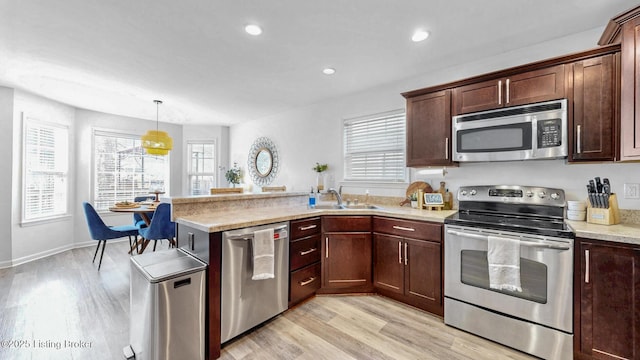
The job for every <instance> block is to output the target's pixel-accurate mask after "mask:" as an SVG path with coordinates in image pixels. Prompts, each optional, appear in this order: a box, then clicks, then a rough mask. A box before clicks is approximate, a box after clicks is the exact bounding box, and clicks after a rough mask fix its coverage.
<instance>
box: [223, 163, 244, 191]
mask: <svg viewBox="0 0 640 360" xmlns="http://www.w3.org/2000/svg"><path fill="white" fill-rule="evenodd" d="M224 177H225V178H226V179H227V181H228V182H229V184H231V186H232V187H236V185H238V184H240V168H239V167H238V163H233V167H232V168H231V169H229V170H227V172H226V173H225V174H224Z"/></svg>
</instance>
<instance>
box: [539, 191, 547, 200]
mask: <svg viewBox="0 0 640 360" xmlns="http://www.w3.org/2000/svg"><path fill="white" fill-rule="evenodd" d="M538 196H539V197H540V199H544V198H545V196H547V193H546V192H544V191H540V192H539V193H538Z"/></svg>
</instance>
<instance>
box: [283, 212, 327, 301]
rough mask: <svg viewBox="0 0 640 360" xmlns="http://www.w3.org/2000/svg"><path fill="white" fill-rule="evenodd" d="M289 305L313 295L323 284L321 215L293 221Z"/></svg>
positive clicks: (290, 245)
mask: <svg viewBox="0 0 640 360" xmlns="http://www.w3.org/2000/svg"><path fill="white" fill-rule="evenodd" d="M289 229H290V233H291V236H290V239H289V270H290V271H291V273H290V277H289V307H291V306H293V305H295V304H297V303H299V302H301V301H302V300H305V299H307V298H309V297H311V296H313V295H314V294H315V293H316V291H317V290H318V289H319V288H320V285H321V272H320V235H321V234H320V229H321V220H320V218H319V217H314V218H310V219H303V220H294V221H291V223H290V226H289Z"/></svg>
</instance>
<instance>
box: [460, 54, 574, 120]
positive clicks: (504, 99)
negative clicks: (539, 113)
mask: <svg viewBox="0 0 640 360" xmlns="http://www.w3.org/2000/svg"><path fill="white" fill-rule="evenodd" d="M564 85H565V76H564V65H556V66H552V67H548V68H543V69H538V70H532V71H526V72H522V73H517V74H513V75H510V76H508V77H503V78H498V79H492V80H487V81H482V82H477V83H472V84H469V85H465V86H459V87H456V88H454V89H453V95H452V101H453V115H460V114H466V113H471V112H476V111H484V110H492V109H499V108H502V107H508V106H516V105H523V104H530V103H535V102H541V101H547V100H556V99H562V98H564V97H565V86H564Z"/></svg>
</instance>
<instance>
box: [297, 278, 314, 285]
mask: <svg viewBox="0 0 640 360" xmlns="http://www.w3.org/2000/svg"><path fill="white" fill-rule="evenodd" d="M314 281H316V278H315V277H314V276H312V277H310V278H308V279H307V280H303V281H300V282H299V284H300V286H305V285H309V284H311V283H312V282H314Z"/></svg>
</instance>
